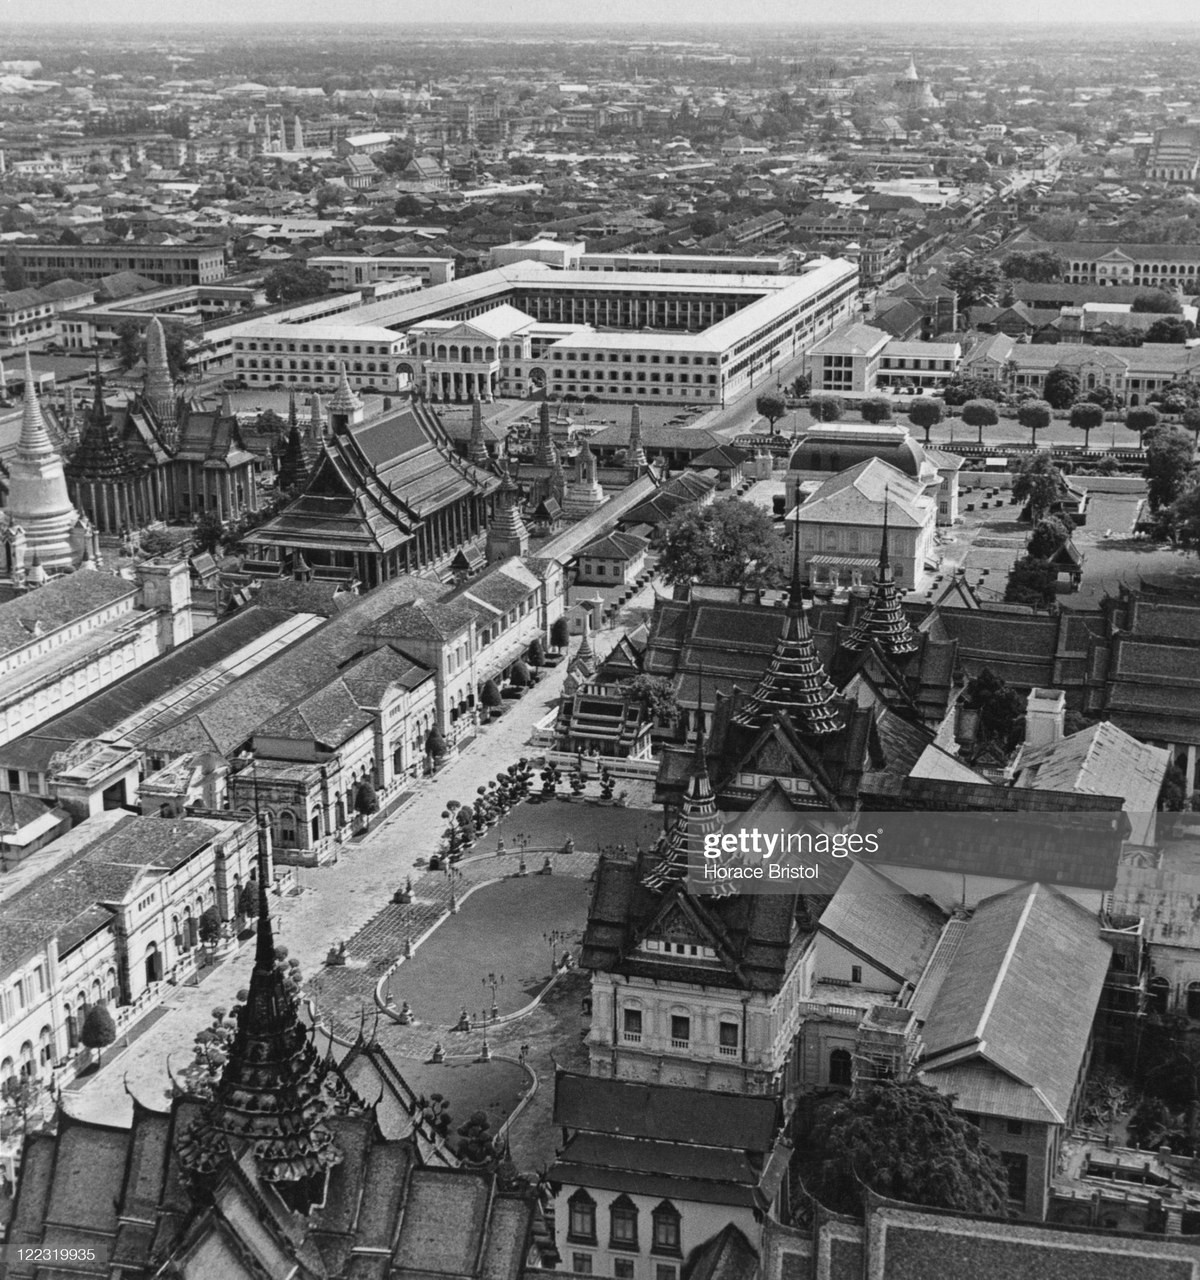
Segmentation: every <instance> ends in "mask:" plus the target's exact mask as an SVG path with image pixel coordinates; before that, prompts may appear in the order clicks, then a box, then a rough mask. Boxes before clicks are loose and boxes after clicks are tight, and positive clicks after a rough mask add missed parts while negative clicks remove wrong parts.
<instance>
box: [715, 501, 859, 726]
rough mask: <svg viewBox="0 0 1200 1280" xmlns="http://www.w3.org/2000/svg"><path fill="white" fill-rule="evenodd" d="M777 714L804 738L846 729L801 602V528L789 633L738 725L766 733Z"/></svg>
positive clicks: (794, 556)
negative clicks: (763, 730) (803, 735)
mask: <svg viewBox="0 0 1200 1280" xmlns="http://www.w3.org/2000/svg"><path fill="white" fill-rule="evenodd" d="M775 715H783V716H786V717H787V718H789V719H790V720H791V722H792V724H793V725H794V726H795V728H796V729H797V730H798V731H799V732H800V733H804V734H810V735H813V736H816V737H819V736H823V735H825V734H830V733H836V732H837V731H838V730H839V729H840V728H842V713H841V709H840V707H839V706H838V703H837V691H836V690H835V689H834V687H833V684H832V683H831V682H830V679H829V676H828V675H827V674H826V672H825V668H824V667H823V666H822V665H821V659H820V658H819V657H818V656H817V649H816V645H815V644H814V643H813V637H812V632H811V631H810V630H809V626H808V616H807V614H806V613H805V609H804V602H803V601H802V600H801V598H800V528H799V524H797V525H796V526H795V531H794V533H793V537H792V581H791V588H790V591H789V593H788V606H787V621H786V623H785V624H784V628H783V634H782V635H781V636H780V637H779V640H778V642H777V643H776V645H775V652H774V654H773V655H772V657H771V665H770V666H769V667H768V668H767V670H766V671H765V672H764V673H763V677H762V679H761V680H760V681H759V685H758V688H757V689H755V690H754V692H753V693H752V694H751V695H750V697H749V698H748V699H747V701H746V703H745V705H744V706H743V707H742V708H741V709H740V710H739V711H738V712H737V714H736V715H735V717H734V722H735V723H736V724H739V725H743V726H745V727H748V728H753V729H761V728H763V727H764V726H765V725H766V724H767V723H768V722H769V721H770V720H771V718H772V717H773V716H775Z"/></svg>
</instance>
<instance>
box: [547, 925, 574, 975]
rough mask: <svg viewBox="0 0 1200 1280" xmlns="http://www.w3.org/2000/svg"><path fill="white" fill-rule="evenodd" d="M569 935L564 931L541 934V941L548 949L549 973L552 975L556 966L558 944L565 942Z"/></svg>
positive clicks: (552, 930)
mask: <svg viewBox="0 0 1200 1280" xmlns="http://www.w3.org/2000/svg"><path fill="white" fill-rule="evenodd" d="M570 936H571V935H570V934H569V933H568V932H567V931H566V930H565V929H551V930H550V931H549V932H548V933H543V934H542V941H543V942H545V944H546V945H547V946H548V947H549V948H550V972H551V973H553V972H554V970H555V968H556V967H557V965H556V953H557V949H558V944H559V943H560V942H566V941H567V939H568V938H569V937H570Z"/></svg>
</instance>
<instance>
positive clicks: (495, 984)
mask: <svg viewBox="0 0 1200 1280" xmlns="http://www.w3.org/2000/svg"><path fill="white" fill-rule="evenodd" d="M483 985H484V986H485V987H491V989H492V1021H493V1022H495V1021H496V1019H497V1018H498V1017H499V1016H500V1006H499V1005H498V1004H497V1003H496V992H497V991H498V990H499V989H500V988H501V987H502V986H503V985H504V974H502V973H501V974H495V973H489V974H488V975H487V977H486V978H484V979H483ZM484 1021H485V1022H486V1021H487V1019H486V1017H485V1018H484Z"/></svg>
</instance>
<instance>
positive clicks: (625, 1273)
mask: <svg viewBox="0 0 1200 1280" xmlns="http://www.w3.org/2000/svg"><path fill="white" fill-rule="evenodd" d="M613 1280H633V1259H632V1258H614V1259H613Z"/></svg>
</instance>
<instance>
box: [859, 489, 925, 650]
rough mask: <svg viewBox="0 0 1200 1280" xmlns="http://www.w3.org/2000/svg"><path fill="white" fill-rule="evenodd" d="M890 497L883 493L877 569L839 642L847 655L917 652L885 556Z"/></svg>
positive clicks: (886, 491) (892, 574)
mask: <svg viewBox="0 0 1200 1280" xmlns="http://www.w3.org/2000/svg"><path fill="white" fill-rule="evenodd" d="M890 497H891V494H890V490H889V489H888V488H885V489H884V491H883V531H882V533H881V535H880V540H879V567H878V569H877V570H876V571H875V581H874V583H873V584H872V585H871V592H870V594H869V595H868V597H867V602H866V604H865V605H864V606H863V611H862V613H861V614H860V615H859V618H858V621H857V622H856V623H855V624H854V627H853V629H852V630H851V632H850V634H849V635H848V636H847V637H846V638H845V639H844V640H843V641H842V647H843V648H844V649H848V650H850V651H851V652H855V651H857V650H859V649H865V648H866V647H867V646H868V645H869V644H871V643H875V644H877V645H878V646H879V648H880V649H882V650H883V652H884V653H886V654H888V655H889V657H893V658H902V657H906V656H907V655H908V654H910V653H916V651H917V650H918V649H919V648H920V645H919V644H918V642H917V637H916V634H915V633H914V632H913V629H912V624H911V623H910V622H909V620H908V618H907V617H906V616H905V613H904V608H903V605H902V604H901V601H900V589H899V587H897V586H896V575H895V574H894V573H893V572H892V565H891V560H890V559H889V556H888V506H889V500H890Z"/></svg>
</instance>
